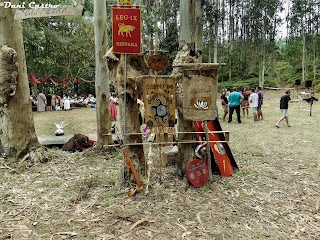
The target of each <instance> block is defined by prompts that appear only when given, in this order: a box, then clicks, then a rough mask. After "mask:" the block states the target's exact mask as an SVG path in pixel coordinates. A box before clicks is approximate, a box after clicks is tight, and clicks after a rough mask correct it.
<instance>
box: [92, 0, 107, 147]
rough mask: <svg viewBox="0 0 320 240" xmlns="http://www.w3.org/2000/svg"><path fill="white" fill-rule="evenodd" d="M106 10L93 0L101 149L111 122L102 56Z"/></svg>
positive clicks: (99, 2) (97, 109) (97, 106)
mask: <svg viewBox="0 0 320 240" xmlns="http://www.w3.org/2000/svg"><path fill="white" fill-rule="evenodd" d="M106 26H107V9H106V2H105V1H101V0H94V36H95V54H96V73H95V78H96V82H95V90H96V99H97V103H96V114H97V140H98V141H97V146H98V147H100V148H101V147H102V146H103V145H105V144H106V143H107V142H108V140H109V139H108V138H106V137H103V134H104V133H107V132H109V131H110V128H111V121H110V116H109V94H110V87H109V78H108V76H109V74H108V69H107V66H106V64H105V62H104V59H103V56H104V55H105V53H106V49H107V41H108V40H107V39H108V38H107V29H106Z"/></svg>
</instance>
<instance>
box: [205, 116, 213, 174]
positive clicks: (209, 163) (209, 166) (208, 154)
mask: <svg viewBox="0 0 320 240" xmlns="http://www.w3.org/2000/svg"><path fill="white" fill-rule="evenodd" d="M204 128H205V131H206V140H207V158H208V168H209V180H212V166H211V154H210V151H211V147H210V143H209V134H208V121H207V120H205V121H204Z"/></svg>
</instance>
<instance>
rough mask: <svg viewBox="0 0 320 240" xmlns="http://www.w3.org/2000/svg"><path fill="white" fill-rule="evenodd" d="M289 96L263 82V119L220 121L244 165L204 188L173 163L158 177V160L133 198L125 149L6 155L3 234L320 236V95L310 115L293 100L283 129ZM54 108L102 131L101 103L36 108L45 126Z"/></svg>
mask: <svg viewBox="0 0 320 240" xmlns="http://www.w3.org/2000/svg"><path fill="white" fill-rule="evenodd" d="M281 95H283V93H282V92H279V91H275V92H273V91H265V97H266V98H265V100H264V105H263V108H262V110H263V113H264V120H263V121H261V122H259V123H256V124H253V123H251V121H252V113H251V111H249V115H250V119H246V118H244V119H243V123H242V124H237V123H236V121H235V120H236V119H235V116H234V120H233V123H231V124H227V123H225V122H222V123H221V125H222V129H223V130H225V131H230V140H231V142H230V143H229V145H230V148H231V150H232V151H233V154H234V157H235V159H236V161H237V163H238V165H239V170H238V171H236V172H235V173H234V174H233V175H232V176H231V177H227V178H221V177H220V176H218V175H214V177H213V181H212V182H210V183H208V184H207V185H206V186H205V187H203V188H200V189H197V188H194V187H192V186H191V185H189V183H188V181H187V179H186V178H184V179H179V178H178V177H176V176H175V170H176V167H175V166H168V167H166V168H163V169H162V172H163V175H162V183H161V184H160V183H159V169H158V167H157V164H155V167H154V168H153V170H152V176H151V188H150V193H149V195H147V196H146V195H145V194H144V192H140V193H138V194H136V195H134V196H133V197H131V198H129V197H127V193H128V191H129V188H128V184H127V183H126V182H123V180H122V178H121V171H120V169H121V164H122V155H121V152H120V151H119V149H112V150H108V151H102V152H97V151H96V150H95V149H90V150H87V151H85V152H82V153H67V152H62V151H61V150H59V149H49V150H48V151H47V162H46V163H35V165H33V166H28V164H25V163H23V162H20V163H18V164H16V165H14V164H10V163H6V164H4V163H3V164H2V165H1V169H0V174H1V179H0V182H1V185H0V192H1V195H0V239H1V240H3V239H28V240H30V239H81V240H85V239H101V240H102V239H105V240H106V239H126V240H127V239H140V240H144V239H320V227H319V226H320V191H319V189H320V188H319V183H320V158H319V154H320V150H319V142H320V128H319V127H320V117H319V116H320V103H319V102H315V104H314V105H313V111H312V113H313V114H312V117H310V116H309V112H308V111H306V110H303V109H309V105H308V104H307V103H306V102H303V103H302V106H301V108H302V110H300V109H299V108H300V105H299V103H293V104H290V105H289V121H290V124H291V127H290V128H288V127H286V126H285V124H284V123H282V125H281V127H280V128H279V129H278V128H275V127H274V125H275V123H276V122H277V120H278V119H279V118H280V116H281V112H280V110H279V104H278V103H277V102H276V99H279V98H280V96H281ZM269 97H270V98H269ZM316 97H317V95H316ZM292 98H293V97H292ZM218 106H219V112H220V115H221V113H222V108H221V105H220V104H219V105H218ZM52 114H56V116H58V114H60V116H63V117H62V118H61V119H63V121H65V122H68V121H71V120H72V119H73V120H72V121H74V122H73V124H69V125H68V126H67V127H66V128H65V132H66V134H74V133H78V132H77V131H80V130H81V133H84V134H89V133H95V124H94V127H92V126H91V125H89V123H92V122H94V121H95V111H94V109H76V110H73V111H69V112H58V113H57V112H52V113H50V112H48V113H41V114H39V113H35V115H34V119H35V126H36V132H37V134H38V135H39V134H40V135H46V134H50V132H51V130H50V131H48V128H49V127H48V126H50V127H51V125H52V127H53V130H54V129H55V127H54V125H53V123H54V121H56V120H59V119H58V117H57V118H54V117H53V115H52ZM44 122H45V124H44ZM141 178H142V181H143V183H146V177H145V176H141Z"/></svg>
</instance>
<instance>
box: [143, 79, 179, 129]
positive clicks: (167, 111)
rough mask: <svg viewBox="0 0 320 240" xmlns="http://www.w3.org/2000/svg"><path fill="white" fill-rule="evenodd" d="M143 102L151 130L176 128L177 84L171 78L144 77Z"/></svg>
mask: <svg viewBox="0 0 320 240" xmlns="http://www.w3.org/2000/svg"><path fill="white" fill-rule="evenodd" d="M143 100H144V107H145V111H146V112H145V120H146V124H147V126H148V127H149V128H152V127H160V126H162V127H174V123H175V105H176V84H175V78H174V77H169V76H144V78H143Z"/></svg>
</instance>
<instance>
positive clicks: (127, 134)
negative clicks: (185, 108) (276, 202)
mask: <svg viewBox="0 0 320 240" xmlns="http://www.w3.org/2000/svg"><path fill="white" fill-rule="evenodd" d="M149 133H150V134H197V133H200V134H201V133H206V132H172V133H170V132H169V133H164V132H161V133H160V132H149ZM149 133H123V134H113V133H106V134H103V135H104V136H113V135H114V136H116V135H122V136H130V135H145V134H149ZM208 133H226V134H229V133H230V132H229V131H208Z"/></svg>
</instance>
